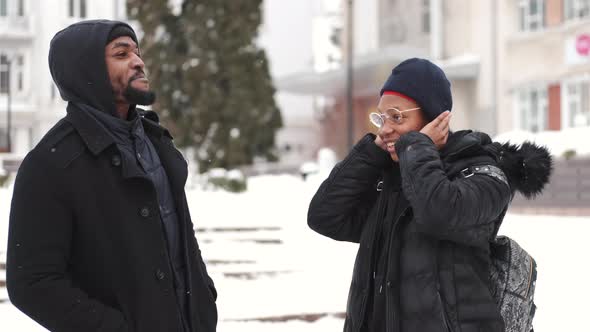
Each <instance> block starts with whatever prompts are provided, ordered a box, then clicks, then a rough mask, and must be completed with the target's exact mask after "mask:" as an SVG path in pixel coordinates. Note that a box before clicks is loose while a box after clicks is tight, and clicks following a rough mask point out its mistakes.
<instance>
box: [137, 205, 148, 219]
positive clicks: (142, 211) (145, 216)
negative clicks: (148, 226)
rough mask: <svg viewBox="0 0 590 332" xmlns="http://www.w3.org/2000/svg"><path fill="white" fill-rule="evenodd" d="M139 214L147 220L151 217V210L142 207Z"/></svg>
mask: <svg viewBox="0 0 590 332" xmlns="http://www.w3.org/2000/svg"><path fill="white" fill-rule="evenodd" d="M139 214H140V215H141V216H142V217H144V218H147V217H149V216H150V209H148V208H147V207H145V206H144V207H142V208H141V210H139Z"/></svg>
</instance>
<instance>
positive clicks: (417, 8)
mask: <svg viewBox="0 0 590 332" xmlns="http://www.w3.org/2000/svg"><path fill="white" fill-rule="evenodd" d="M345 1H347V0H343V1H342V4H343V5H344V3H345ZM344 14H345V13H344ZM352 16H353V27H354V28H353V49H354V53H353V54H354V57H353V64H354V66H353V76H354V89H353V90H354V93H353V96H354V103H353V104H354V105H353V106H354V107H353V109H354V112H353V118H354V138H355V139H358V138H360V137H361V136H362V135H363V134H364V133H366V132H367V131H374V129H373V128H372V127H371V125H370V123H369V121H368V113H370V112H372V111H374V110H375V107H376V105H377V103H378V98H379V96H378V93H379V90H380V88H381V85H382V84H383V82H384V81H385V79H386V78H387V76H388V75H389V74H390V73H391V69H392V68H393V67H395V66H396V65H397V64H398V63H400V62H401V61H403V60H404V59H407V58H410V57H424V58H428V59H430V60H432V61H433V62H435V63H437V64H438V65H440V66H441V67H442V68H443V70H444V71H445V72H446V73H447V76H448V77H449V79H450V81H451V84H452V92H453V99H454V105H453V113H454V116H453V122H452V124H451V127H452V129H453V130H459V129H466V128H469V129H475V130H481V131H484V132H487V133H489V134H491V135H497V134H500V133H505V132H509V131H514V130H526V131H530V132H539V131H545V130H566V129H568V128H572V127H589V126H590V115H589V114H590V105H589V103H590V98H589V93H590V92H589V87H590V85H589V83H590V57H589V55H590V1H588V0H484V1H471V0H420V1H414V0H364V1H354V4H353V15H352ZM343 33H344V34H346V31H344V32H343ZM345 86H346V72H345V68H344V67H343V66H340V67H339V68H336V69H333V70H329V71H325V72H319V71H306V72H299V73H296V74H293V75H290V76H287V77H283V78H282V79H280V80H279V88H280V89H283V90H286V91H290V92H293V93H299V94H304V95H314V96H316V97H320V98H323V99H325V100H327V102H325V103H323V105H325V106H324V109H323V110H322V112H321V113H322V121H321V132H322V134H323V136H322V145H323V146H328V147H331V148H333V149H334V150H336V151H337V153H338V154H339V155H340V156H343V155H344V154H346V153H347V151H348V149H349V147H348V146H347V145H346V141H347V140H346V135H347V130H346V128H347V123H346V119H347V114H346V91H345ZM589 130H590V127H589ZM589 138H590V135H589Z"/></svg>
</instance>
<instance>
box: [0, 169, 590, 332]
mask: <svg viewBox="0 0 590 332" xmlns="http://www.w3.org/2000/svg"><path fill="white" fill-rule="evenodd" d="M317 183H318V182H317V181H315V180H314V179H311V180H310V181H308V182H303V181H302V180H300V179H299V178H297V177H293V176H287V175H284V176H260V177H256V178H252V179H250V181H249V190H248V191H247V192H246V193H243V194H230V193H226V192H211V191H209V192H203V191H198V190H192V191H189V192H188V199H189V202H190V205H191V214H192V216H193V219H194V222H195V225H196V227H197V238H198V239H199V243H200V245H201V249H202V251H203V256H204V257H205V259H206V261H207V266H208V269H209V272H210V274H211V276H212V278H213V279H214V280H215V282H216V286H217V289H218V291H219V298H218V301H217V304H218V308H219V325H218V330H219V331H221V332H226V331H227V332H231V331H245V332H247V331H260V332H266V331H273V332H276V331H285V332H291V331H311V332H314V331H318V332H320V331H321V332H329V331H341V330H342V324H343V321H342V313H343V312H344V310H345V304H346V297H347V292H348V285H349V282H350V277H351V273H352V265H353V261H354V256H355V253H356V249H357V246H356V245H354V244H350V243H339V242H336V241H332V240H330V239H327V238H323V237H321V236H319V235H317V234H315V233H313V232H312V231H310V230H309V229H308V228H307V225H306V213H307V205H308V204H309V200H310V198H311V196H312V195H313V193H314V191H315V189H316V188H317ZM10 195H11V193H10V190H8V189H0V263H1V262H4V261H5V250H6V236H7V234H6V233H7V219H8V212H9V211H8V210H9V206H10ZM501 232H502V233H504V234H509V235H510V236H512V237H513V238H515V239H516V240H517V241H518V242H519V243H520V244H521V245H522V246H523V247H525V248H526V249H527V250H528V251H529V252H530V253H531V254H532V255H533V256H534V257H535V258H536V259H537V262H538V266H539V267H538V269H539V272H538V273H539V276H538V282H537V292H536V295H535V299H536V303H537V306H538V311H537V315H536V317H535V321H534V322H535V331H537V332H550V331H551V332H553V331H590V328H589V327H588V326H587V321H588V319H587V317H585V314H586V311H587V309H588V308H590V307H589V306H588V300H589V299H590V283H588V282H587V279H588V275H590V264H587V262H586V259H585V258H586V257H585V254H587V253H590V242H589V241H586V237H587V236H588V234H590V218H589V217H549V216H519V215H513V214H509V215H508V216H507V218H506V220H505V222H504V226H503V228H502V230H501ZM0 269H1V268H0ZM0 280H4V271H1V272H0ZM6 299H7V295H6V290H5V289H3V288H1V289H0V301H2V300H5V301H4V303H0V331H3V332H13V331H14V332H16V331H18V332H37V331H45V330H44V329H43V328H41V327H39V326H38V325H37V324H35V323H34V322H32V321H31V320H29V319H28V318H27V317H26V316H24V315H23V314H21V313H20V312H19V311H18V310H16V309H15V308H14V307H12V306H11V305H10V303H9V302H8V301H6Z"/></svg>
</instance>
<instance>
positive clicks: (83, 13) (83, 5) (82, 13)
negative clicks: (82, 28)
mask: <svg viewBox="0 0 590 332" xmlns="http://www.w3.org/2000/svg"><path fill="white" fill-rule="evenodd" d="M80 17H81V18H86V0H80Z"/></svg>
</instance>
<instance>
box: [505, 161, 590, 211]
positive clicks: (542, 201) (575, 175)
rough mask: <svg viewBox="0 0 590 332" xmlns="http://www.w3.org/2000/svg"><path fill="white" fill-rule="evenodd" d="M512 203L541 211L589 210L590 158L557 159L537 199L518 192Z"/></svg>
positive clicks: (521, 207)
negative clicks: (548, 180) (547, 182)
mask: <svg viewBox="0 0 590 332" xmlns="http://www.w3.org/2000/svg"><path fill="white" fill-rule="evenodd" d="M512 206H513V207H514V208H516V209H517V210H519V209H526V210H527V211H532V210H538V211H539V212H541V213H543V212H551V210H554V211H558V210H559V211H563V210H568V209H569V210H570V211H578V212H583V214H585V215H587V214H590V158H587V159H572V160H557V161H556V162H555V165H554V170H553V174H552V175H551V179H550V182H549V184H548V185H547V186H546V187H545V190H544V191H543V194H542V195H541V196H539V197H537V198H536V199H535V200H526V199H525V198H524V197H522V196H521V195H517V196H516V197H515V198H514V200H513V202H512Z"/></svg>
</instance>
